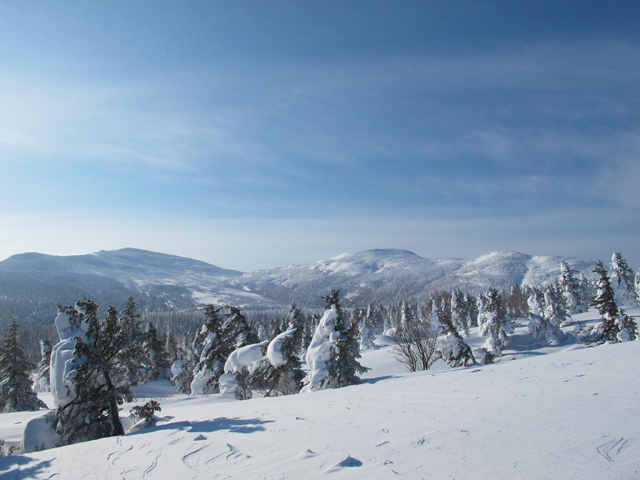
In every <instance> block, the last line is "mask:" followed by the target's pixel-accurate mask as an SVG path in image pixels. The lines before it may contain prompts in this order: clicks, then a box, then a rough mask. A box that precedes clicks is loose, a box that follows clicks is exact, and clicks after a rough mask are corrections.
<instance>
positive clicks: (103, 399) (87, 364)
mask: <svg viewBox="0 0 640 480" xmlns="http://www.w3.org/2000/svg"><path fill="white" fill-rule="evenodd" d="M59 312H60V313H61V314H66V315H67V317H68V319H69V320H68V322H69V323H70V324H72V325H75V326H76V327H79V328H80V329H81V331H83V332H84V335H83V336H77V337H76V338H75V348H74V350H73V359H72V360H68V361H67V365H68V366H72V367H73V371H72V372H71V373H69V374H68V375H67V378H70V379H71V385H72V391H70V392H68V394H67V397H66V398H65V399H64V402H63V403H60V404H58V408H57V410H56V416H57V418H58V423H57V427H56V431H57V432H58V433H59V434H60V436H61V439H62V444H63V445H67V444H71V443H75V442H78V441H85V440H94V439H97V438H103V437H110V436H116V435H123V434H124V428H123V426H122V422H121V421H120V416H119V413H118V405H121V404H122V403H123V397H124V396H125V395H126V394H127V391H128V385H126V386H117V385H116V384H115V382H114V379H115V378H117V377H118V371H117V370H118V361H117V354H118V352H119V351H120V350H121V349H122V348H123V346H124V344H125V342H126V341H127V339H126V337H125V336H124V335H123V333H122V329H121V325H120V323H119V321H118V313H117V311H116V310H115V308H113V307H109V310H108V314H107V318H106V319H105V320H104V321H100V319H99V318H98V306H97V305H96V304H95V303H94V302H92V301H91V300H87V299H86V298H85V299H84V300H83V301H81V302H78V303H77V304H76V306H75V307H59ZM61 387H62V386H58V388H57V390H60V388H61Z"/></svg>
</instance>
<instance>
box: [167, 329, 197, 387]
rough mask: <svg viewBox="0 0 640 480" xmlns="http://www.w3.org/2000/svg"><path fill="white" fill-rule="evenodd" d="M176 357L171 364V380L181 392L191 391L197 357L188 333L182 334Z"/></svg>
mask: <svg viewBox="0 0 640 480" xmlns="http://www.w3.org/2000/svg"><path fill="white" fill-rule="evenodd" d="M175 358H176V359H175V360H174V362H173V363H172V364H171V380H172V381H173V383H174V384H175V385H176V387H177V388H178V391H179V392H181V393H186V394H190V393H191V382H192V381H193V376H194V372H193V371H194V368H195V366H196V364H197V363H198V362H197V358H196V353H195V351H194V350H193V337H192V336H190V335H189V334H188V333H186V334H184V335H183V337H182V339H181V340H180V343H179V344H178V346H177V348H176V357H175Z"/></svg>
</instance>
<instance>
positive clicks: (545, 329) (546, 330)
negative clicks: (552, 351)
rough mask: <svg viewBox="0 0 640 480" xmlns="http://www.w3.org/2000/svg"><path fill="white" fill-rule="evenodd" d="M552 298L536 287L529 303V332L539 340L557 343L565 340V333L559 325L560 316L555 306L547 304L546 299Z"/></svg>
mask: <svg viewBox="0 0 640 480" xmlns="http://www.w3.org/2000/svg"><path fill="white" fill-rule="evenodd" d="M547 298H549V299H551V297H550V296H545V294H544V293H542V291H540V289H538V288H536V287H534V288H533V291H532V293H531V295H530V296H529V299H528V300H527V304H528V305H529V317H530V320H529V334H530V335H531V337H532V338H533V339H534V340H535V341H537V342H542V341H546V342H548V343H550V344H557V343H559V342H562V341H564V339H565V335H564V333H563V332H562V330H560V328H559V327H558V325H559V322H558V320H559V318H558V317H556V315H555V311H556V310H555V307H554V306H553V305H551V306H550V307H548V306H547V304H546V299H547ZM547 312H549V314H551V315H552V318H553V320H551V319H550V318H549V317H548V316H547V314H548V313H547Z"/></svg>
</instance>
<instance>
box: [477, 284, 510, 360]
mask: <svg viewBox="0 0 640 480" xmlns="http://www.w3.org/2000/svg"><path fill="white" fill-rule="evenodd" d="M483 298H484V301H483V302H482V303H483V305H482V308H480V311H481V313H480V314H479V316H478V323H480V335H482V336H483V337H488V338H487V341H486V342H485V344H484V345H483V348H484V349H485V350H486V351H487V352H489V353H491V354H492V355H493V356H496V357H499V356H501V355H502V350H503V349H504V347H505V346H506V344H507V339H508V337H507V334H508V333H512V331H513V326H512V325H511V322H509V320H508V318H507V313H506V311H505V309H504V306H503V304H502V298H500V295H499V294H498V291H497V290H496V289H495V288H489V290H488V291H487V293H486V295H485V296H484V297H483Z"/></svg>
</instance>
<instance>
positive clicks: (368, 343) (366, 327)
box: [359, 307, 375, 350]
mask: <svg viewBox="0 0 640 480" xmlns="http://www.w3.org/2000/svg"><path fill="white" fill-rule="evenodd" d="M372 320H373V319H372V316H371V307H368V308H367V310H366V312H365V313H363V314H361V315H360V316H359V321H360V350H370V349H372V348H375V336H374V334H373V328H374V327H373V324H372Z"/></svg>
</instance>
